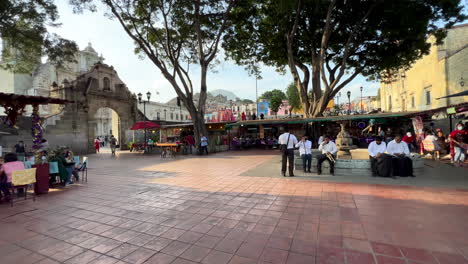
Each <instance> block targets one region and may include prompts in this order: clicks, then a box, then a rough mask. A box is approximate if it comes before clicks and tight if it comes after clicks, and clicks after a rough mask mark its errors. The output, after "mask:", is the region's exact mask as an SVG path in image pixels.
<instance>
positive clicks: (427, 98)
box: [426, 91, 431, 105]
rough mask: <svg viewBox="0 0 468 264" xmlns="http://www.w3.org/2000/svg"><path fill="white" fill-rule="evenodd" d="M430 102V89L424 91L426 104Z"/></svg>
mask: <svg viewBox="0 0 468 264" xmlns="http://www.w3.org/2000/svg"><path fill="white" fill-rule="evenodd" d="M430 104H431V91H426V105H430Z"/></svg>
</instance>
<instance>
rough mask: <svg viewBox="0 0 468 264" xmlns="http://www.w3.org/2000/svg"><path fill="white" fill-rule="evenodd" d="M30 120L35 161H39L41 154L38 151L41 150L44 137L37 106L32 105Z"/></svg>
mask: <svg viewBox="0 0 468 264" xmlns="http://www.w3.org/2000/svg"><path fill="white" fill-rule="evenodd" d="M31 118H32V127H31V134H32V137H33V146H32V148H33V150H34V156H35V159H36V160H41V158H42V153H41V151H40V149H41V148H42V139H43V136H44V131H43V129H42V119H41V117H40V116H39V105H33V112H32V114H31Z"/></svg>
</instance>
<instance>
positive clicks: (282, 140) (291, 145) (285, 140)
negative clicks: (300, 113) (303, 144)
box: [278, 133, 297, 149]
mask: <svg viewBox="0 0 468 264" xmlns="http://www.w3.org/2000/svg"><path fill="white" fill-rule="evenodd" d="M289 135H291V136H289ZM288 137H289V141H288ZM278 144H280V145H286V144H287V145H288V149H294V146H295V145H296V144H297V138H296V136H294V135H293V134H289V133H283V134H281V136H279V138H278Z"/></svg>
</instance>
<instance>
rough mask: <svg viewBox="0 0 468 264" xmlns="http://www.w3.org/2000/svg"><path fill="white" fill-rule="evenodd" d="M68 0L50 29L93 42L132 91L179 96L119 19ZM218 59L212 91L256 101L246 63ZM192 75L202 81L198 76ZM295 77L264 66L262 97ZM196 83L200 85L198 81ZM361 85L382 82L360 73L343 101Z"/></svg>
mask: <svg viewBox="0 0 468 264" xmlns="http://www.w3.org/2000/svg"><path fill="white" fill-rule="evenodd" d="M67 3H68V1H56V4H57V7H58V10H59V15H60V19H59V22H60V23H61V24H62V25H61V26H60V27H58V28H55V27H54V28H50V29H49V31H50V32H53V33H57V34H59V35H60V36H61V37H63V38H66V39H70V40H73V41H75V42H76V43H77V44H78V46H79V48H80V49H81V50H82V49H84V48H85V47H86V46H87V45H88V43H92V46H93V48H94V49H95V50H96V51H97V52H98V53H99V54H102V56H103V57H104V58H105V60H104V62H105V63H106V64H109V65H112V66H114V68H115V69H116V71H117V73H118V74H119V77H120V79H121V80H122V81H123V82H124V83H126V84H127V86H128V88H129V89H130V90H131V91H132V92H135V93H139V92H141V93H143V94H146V92H148V91H149V92H151V93H152V94H153V95H152V98H151V101H157V102H167V101H169V100H170V99H172V98H174V97H176V93H175V91H174V90H173V88H172V86H171V85H170V84H169V82H168V81H167V80H166V79H165V78H164V77H163V75H162V74H161V73H160V71H159V69H157V68H156V66H155V65H154V64H152V62H151V61H150V60H149V59H147V58H144V59H141V58H139V57H138V55H136V54H135V53H134V48H135V45H134V43H133V41H132V40H131V39H130V37H129V36H128V35H127V34H126V33H125V32H124V30H123V28H122V27H121V25H120V24H119V23H118V22H117V21H116V20H111V19H109V18H108V17H106V16H104V10H103V8H102V7H101V8H100V10H98V12H97V13H90V12H84V13H83V14H74V13H73V11H72V8H71V7H70V6H69V5H68V4H67ZM218 59H219V60H220V61H221V63H220V64H219V65H218V66H217V68H216V73H213V72H210V73H208V77H207V79H208V80H207V85H208V91H210V90H216V89H224V90H228V91H231V92H233V93H235V94H236V95H237V96H238V97H240V98H242V99H251V100H255V96H256V93H255V77H253V76H249V74H248V73H247V72H246V71H245V70H244V68H243V67H242V66H237V65H235V64H234V63H233V62H232V61H225V60H224V58H223V57H222V56H218ZM192 78H193V79H194V80H199V78H198V75H197V76H193V77H192ZM292 80H293V79H292V76H291V74H290V73H289V71H288V72H287V73H286V74H284V75H283V74H281V73H278V72H276V71H275V69H274V68H271V67H262V79H261V80H258V84H257V85H258V96H260V95H261V94H262V93H263V92H265V91H268V90H273V89H281V90H283V91H285V90H286V87H287V86H288V84H289V83H291V82H292ZM194 86H195V87H197V86H196V85H195V83H194ZM361 86H362V87H363V88H364V91H363V96H370V95H376V94H377V89H378V87H379V84H378V83H377V82H367V81H366V80H365V78H364V77H362V76H358V77H356V78H355V79H354V80H353V81H352V82H351V83H350V84H348V86H347V87H346V88H344V89H343V90H342V91H341V93H342V96H341V98H340V102H344V101H342V100H343V99H344V97H345V96H344V95H345V94H346V92H347V91H348V90H350V91H351V99H353V98H355V97H359V96H360V91H359V88H360V87H361Z"/></svg>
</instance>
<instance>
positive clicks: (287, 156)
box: [281, 149, 294, 176]
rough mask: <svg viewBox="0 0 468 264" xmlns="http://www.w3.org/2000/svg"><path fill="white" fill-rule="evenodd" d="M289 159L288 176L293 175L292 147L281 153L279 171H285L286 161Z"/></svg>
mask: <svg viewBox="0 0 468 264" xmlns="http://www.w3.org/2000/svg"><path fill="white" fill-rule="evenodd" d="M288 161H289V164H288V165H289V176H291V175H294V149H288V150H286V152H284V153H283V154H282V159H281V172H282V173H286V163H287V162H288Z"/></svg>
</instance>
